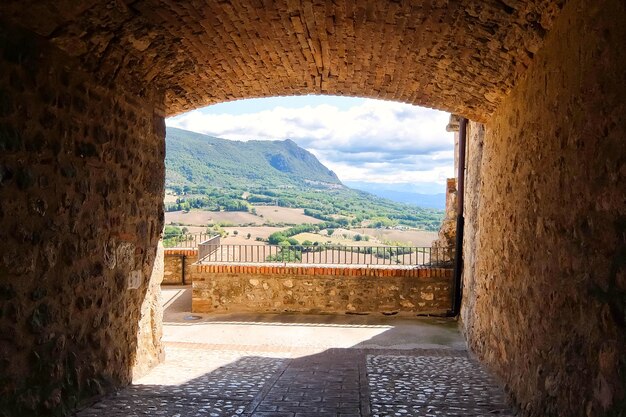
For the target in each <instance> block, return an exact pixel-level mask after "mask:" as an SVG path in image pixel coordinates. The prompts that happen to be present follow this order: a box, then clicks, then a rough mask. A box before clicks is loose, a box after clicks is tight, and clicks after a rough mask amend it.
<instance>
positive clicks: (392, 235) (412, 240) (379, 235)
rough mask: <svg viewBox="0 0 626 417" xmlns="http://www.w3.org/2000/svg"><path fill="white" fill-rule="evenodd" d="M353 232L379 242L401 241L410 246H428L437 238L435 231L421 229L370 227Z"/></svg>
mask: <svg viewBox="0 0 626 417" xmlns="http://www.w3.org/2000/svg"><path fill="white" fill-rule="evenodd" d="M352 231H353V232H356V233H360V234H362V235H370V236H372V237H374V238H375V239H377V240H378V241H380V242H396V241H397V242H403V243H407V244H410V245H412V246H430V245H431V244H432V243H433V240H435V239H437V232H426V231H423V230H416V229H409V230H394V229H372V228H362V227H359V228H356V229H352Z"/></svg>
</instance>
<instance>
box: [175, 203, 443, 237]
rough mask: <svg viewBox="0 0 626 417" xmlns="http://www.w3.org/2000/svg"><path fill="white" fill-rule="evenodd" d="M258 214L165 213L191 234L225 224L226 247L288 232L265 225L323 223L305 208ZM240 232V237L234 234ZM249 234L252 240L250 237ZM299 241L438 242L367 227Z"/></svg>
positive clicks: (413, 232)
mask: <svg viewBox="0 0 626 417" xmlns="http://www.w3.org/2000/svg"><path fill="white" fill-rule="evenodd" d="M255 209H256V213H257V214H256V215H255V214H252V213H246V212H240V211H220V212H213V211H206V210H191V211H189V212H188V213H185V212H183V211H171V212H166V213H165V224H172V223H178V224H180V225H184V227H186V228H187V229H188V231H189V232H190V233H198V232H203V233H204V232H206V231H207V226H206V225H207V224H218V223H226V226H224V227H223V229H224V230H225V231H227V232H228V237H227V238H225V239H223V240H222V243H223V244H233V245H245V244H255V245H258V244H264V242H259V241H257V240H256V238H257V237H258V238H262V239H267V237H268V236H269V235H270V234H272V233H274V232H277V231H281V230H284V229H286V228H287V227H269V226H263V224H264V223H265V222H268V223H285V224H304V223H314V224H318V223H321V220H318V219H315V218H313V217H310V216H306V215H305V214H304V210H303V209H296V208H286V207H277V206H255ZM244 224H248V225H249V224H252V225H254V226H242V225H244ZM235 230H236V231H237V232H238V233H237V236H235V234H234V233H233V232H234V231H235ZM248 233H250V235H251V236H250V239H248V238H247V235H248ZM357 234H360V235H361V236H368V237H369V240H365V239H362V240H360V241H356V240H354V236H355V235H357ZM293 237H294V238H295V239H296V240H297V241H298V242H300V243H302V242H304V241H305V240H309V241H311V242H319V243H331V244H337V245H339V244H341V245H347V246H382V245H385V244H387V243H389V244H391V245H394V244H395V242H398V243H401V244H404V245H410V246H425V247H429V246H430V245H431V244H432V241H433V240H435V239H437V233H436V232H425V231H423V230H416V229H408V230H396V229H374V228H367V227H364V228H363V227H359V228H355V229H336V230H335V232H334V233H333V234H332V236H328V234H327V233H326V231H325V230H322V231H320V232H319V233H300V234H298V235H295V236H293Z"/></svg>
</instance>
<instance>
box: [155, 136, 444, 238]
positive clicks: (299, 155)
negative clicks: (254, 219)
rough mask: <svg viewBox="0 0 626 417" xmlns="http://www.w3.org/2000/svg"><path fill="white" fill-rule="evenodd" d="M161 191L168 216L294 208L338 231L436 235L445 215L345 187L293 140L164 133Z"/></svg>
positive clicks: (441, 212)
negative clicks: (171, 198)
mask: <svg viewBox="0 0 626 417" xmlns="http://www.w3.org/2000/svg"><path fill="white" fill-rule="evenodd" d="M166 147H167V151H166V158H165V165H166V181H165V183H166V188H168V190H170V191H172V192H174V193H175V194H176V195H177V196H178V199H177V201H176V202H175V203H168V204H166V210H168V211H174V210H189V209H191V208H204V209H207V210H226V211H251V212H252V211H255V208H254V206H255V205H262V204H274V205H279V206H283V207H299V208H304V209H305V214H307V215H309V216H312V217H315V218H318V219H320V220H324V221H327V222H337V223H338V224H340V225H342V226H361V225H364V226H371V227H381V226H383V227H384V226H394V225H398V224H404V225H408V226H413V227H419V228H422V229H424V230H437V229H438V228H439V225H440V224H441V220H442V219H443V211H441V210H435V209H425V208H420V207H417V206H415V205H410V204H404V203H397V202H394V201H391V200H388V199H385V198H381V197H377V196H374V195H372V194H370V193H367V192H363V191H357V190H353V189H350V188H348V187H346V186H344V185H343V184H342V183H341V182H340V181H339V179H338V178H337V176H336V175H335V173H334V172H332V171H331V170H329V169H328V168H326V167H325V166H324V165H323V164H321V163H320V162H319V161H318V160H317V158H315V156H314V155H312V154H311V153H310V152H308V151H306V150H305V149H302V148H300V147H299V146H298V145H297V144H296V143H295V142H293V141H291V140H285V141H248V142H238V141H230V140H225V139H219V138H214V137H211V136H206V135H202V134H199V133H194V132H189V131H185V130H181V129H174V128H168V129H167V137H166Z"/></svg>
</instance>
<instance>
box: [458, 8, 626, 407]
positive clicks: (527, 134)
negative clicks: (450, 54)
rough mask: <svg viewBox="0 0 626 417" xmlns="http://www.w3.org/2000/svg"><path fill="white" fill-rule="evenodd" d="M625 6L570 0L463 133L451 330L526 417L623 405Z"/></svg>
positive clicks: (625, 363)
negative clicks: (461, 228) (460, 265)
mask: <svg viewBox="0 0 626 417" xmlns="http://www.w3.org/2000/svg"><path fill="white" fill-rule="evenodd" d="M625 15H626V10H625V7H624V4H623V2H619V1H617V0H607V1H602V2H594V1H586V0H572V1H570V2H569V3H568V4H567V5H566V6H565V8H564V9H563V11H562V14H561V16H559V19H558V20H557V21H556V23H555V26H554V27H553V30H552V31H551V32H550V34H549V35H548V37H547V38H546V41H545V44H544V48H543V49H542V51H541V52H540V53H539V54H537V56H536V57H535V62H533V64H532V66H531V67H530V69H529V70H528V72H527V73H526V74H525V75H524V76H523V77H522V79H521V80H520V82H519V83H518V85H517V86H516V87H515V89H514V90H513V91H512V93H511V95H510V96H508V97H507V98H506V99H505V100H504V102H503V103H502V105H501V106H500V107H499V108H498V110H497V111H496V113H495V114H494V116H493V117H492V119H491V120H490V121H489V123H488V124H487V126H486V131H485V137H484V144H483V146H482V152H481V149H480V146H479V143H478V141H476V139H475V138H474V137H472V135H470V140H472V141H474V143H470V147H469V152H470V159H469V161H470V167H469V173H468V175H469V178H468V184H474V186H473V187H476V186H477V185H478V186H479V188H478V189H474V191H476V192H478V193H479V194H478V196H472V198H470V199H468V205H467V206H466V213H465V214H466V216H468V219H467V222H468V228H467V230H468V236H467V237H466V240H465V242H466V247H465V253H466V258H467V259H468V260H469V264H467V268H466V270H465V275H466V276H465V293H464V294H465V297H464V306H463V315H464V326H465V332H466V335H467V337H468V341H469V345H470V347H471V348H472V349H473V350H474V351H475V352H476V353H477V354H478V356H479V357H480V358H481V359H482V360H483V361H485V362H486V363H487V364H489V365H490V366H491V367H492V368H493V369H494V370H495V371H496V372H497V373H498V374H499V375H500V376H501V377H502V379H503V380H504V382H506V385H507V387H508V389H509V390H510V392H511V393H512V394H513V397H514V398H515V400H516V401H517V402H518V403H519V405H520V406H521V408H522V409H523V410H525V411H526V412H527V413H528V415H532V416H544V415H567V416H601V415H605V413H607V414H606V415H619V412H618V411H619V410H622V411H623V410H624V407H625V406H626V402H625V400H624V394H625V390H626V386H625V380H624V372H625V370H626V350H625V349H624V346H626V340H625V336H626V328H624V308H625V307H624V306H625V294H626V270H625V268H626V265H625V262H624V253H626V252H625V251H626V242H625V235H626V233H625V232H626V230H625V220H624V219H626V207H625V205H624V184H625V183H626V166H625V160H624V155H626V142H625V141H624V137H626V128H625V127H624V114H626V105H625V101H624V97H626V84H625V83H624V78H623V77H624V74H625V73H626V51H625V50H624V48H623V45H625V44H626V27H624V25H623V16H625ZM471 127H472V128H474V130H475V129H476V128H477V126H476V125H474V124H473V125H472V126H471ZM472 177H473V178H472ZM470 191H472V190H470ZM468 275H469V276H468ZM611 410H612V411H613V412H615V414H609V413H610V411H611Z"/></svg>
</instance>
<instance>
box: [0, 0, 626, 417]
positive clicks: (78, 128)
mask: <svg viewBox="0 0 626 417" xmlns="http://www.w3.org/2000/svg"><path fill="white" fill-rule="evenodd" d="M352 5H353V2H349V1H336V2H332V3H330V2H316V3H309V2H301V1H297V0H285V1H282V2H277V3H271V4H269V2H264V1H249V0H246V1H244V0H242V1H237V2H219V3H217V2H208V1H201V0H198V1H194V2H186V3H169V2H157V1H156V0H137V1H133V2H130V1H125V0H115V1H111V2H107V3H102V2H97V1H94V0H91V1H88V2H83V3H81V4H80V5H79V6H77V5H76V4H75V3H74V2H70V1H55V2H41V1H35V0H28V1H21V2H18V1H5V2H4V3H3V4H2V5H0V27H1V30H0V50H1V53H2V54H1V62H2V66H1V68H2V69H1V71H0V90H1V92H2V94H0V148H1V149H2V151H3V153H2V155H1V156H0V197H1V198H0V226H1V230H2V232H3V235H2V242H1V243H0V251H1V253H2V258H1V259H2V263H1V264H0V301H2V306H1V312H2V316H0V326H1V329H2V332H1V334H2V337H1V338H0V372H2V376H3V378H2V384H1V385H0V394H1V396H0V397H1V398H2V400H1V401H3V403H0V404H2V408H3V409H6V410H10V411H9V412H8V414H9V415H10V414H11V412H13V411H15V412H16V413H19V414H20V415H29V414H30V415H36V414H45V413H52V412H63V411H64V410H65V411H67V410H68V409H71V408H72V407H73V406H75V405H76V404H77V402H80V401H81V400H84V399H85V398H90V397H92V396H93V395H97V394H98V393H101V392H104V391H107V390H110V389H113V388H114V387H116V386H120V385H123V384H125V383H128V381H129V379H130V367H131V364H132V362H133V359H134V355H135V353H134V352H135V348H136V344H137V340H136V333H137V332H136V329H137V322H138V321H139V316H140V305H141V303H142V301H143V300H144V296H145V294H146V292H147V288H148V280H147V279H145V277H148V276H150V273H151V271H152V267H153V264H154V258H155V254H156V245H157V241H158V236H159V232H160V230H161V226H162V222H163V218H162V201H161V197H162V192H163V151H164V149H163V139H164V125H163V117H164V116H165V115H173V114H176V113H179V112H182V111H186V110H190V109H192V108H196V107H199V106H202V105H206V104H211V103H216V102H220V101H225V100H233V99H237V98H243V97H262V96H269V95H278V94H305V93H328V94H339V95H360V96H370V97H379V98H386V99H392V100H399V101H405V102H409V103H413V104H419V105H426V106H432V107H436V108H440V109H443V110H448V111H452V112H455V113H458V114H461V115H464V116H467V117H469V118H471V119H473V120H475V121H477V122H485V123H486V130H485V139H484V143H483V145H482V148H481V150H480V155H481V158H479V159H478V160H477V161H476V163H477V167H480V168H481V183H480V185H481V188H480V192H479V193H478V191H476V192H477V197H480V199H477V200H474V201H475V202H476V204H475V205H474V206H472V210H473V213H474V214H475V217H474V218H473V219H471V220H469V221H470V222H473V224H474V226H476V227H475V228H474V230H476V231H477V233H476V235H475V236H473V237H471V238H473V239H475V243H471V244H469V245H468V246H467V248H468V249H466V250H473V251H474V255H475V260H476V262H475V267H472V271H475V273H474V275H473V276H471V277H469V279H470V283H471V287H472V288H473V289H474V295H475V296H476V297H475V298H470V299H469V300H470V301H468V303H467V304H466V310H465V311H466V312H467V314H468V316H470V317H472V319H473V320H470V321H468V324H467V327H466V331H467V334H468V339H469V341H470V344H471V345H472V347H473V348H474V350H475V351H476V352H477V353H478V354H479V356H480V357H481V358H483V359H484V360H485V361H486V362H487V363H489V364H490V365H491V366H492V368H493V369H494V370H495V371H496V372H497V373H498V374H499V375H500V376H501V377H502V378H503V379H505V381H507V383H508V384H509V386H510V389H511V394H512V396H513V397H514V398H515V400H516V401H517V402H518V403H520V404H521V405H522V406H523V408H524V410H526V412H527V413H528V414H531V415H540V414H541V413H542V412H545V411H546V410H547V411H549V412H552V413H553V414H557V413H559V414H562V415H572V416H574V415H576V416H578V415H585V414H587V415H589V416H591V415H599V414H600V413H601V412H607V413H608V412H609V411H611V410H613V411H615V410H618V409H619V408H620V407H622V406H623V398H624V391H625V389H626V388H625V387H624V383H623V375H622V374H620V372H622V371H620V369H621V368H620V366H624V363H625V362H626V360H625V359H624V354H623V349H620V347H621V346H623V343H624V333H625V332H624V324H623V294H624V291H625V288H624V286H625V285H626V284H625V283H624V278H623V276H624V262H623V250H624V249H623V248H624V245H625V242H624V232H623V223H624V222H623V218H624V216H625V215H626V214H625V213H624V209H623V207H624V206H623V199H622V196H623V192H622V189H621V186H620V185H621V184H623V181H624V159H623V155H624V153H625V152H624V144H623V141H622V140H621V138H623V133H624V129H623V127H622V126H623V120H622V119H623V117H622V116H623V114H624V100H623V97H624V96H626V85H625V83H624V81H623V73H624V71H626V69H625V68H624V63H625V62H626V57H625V56H624V53H625V52H624V50H623V48H622V45H623V44H624V43H626V33H625V30H626V29H624V27H623V25H622V22H623V18H624V16H625V15H626V11H625V10H624V5H623V4H622V3H621V2H619V1H617V0H603V1H600V2H589V1H587V0H570V1H569V2H567V3H566V2H565V1H560V0H556V1H547V0H536V1H512V0H505V1H500V0H493V1H471V0H459V1H416V2H379V1H366V2H362V3H359V6H358V7H353V6H352ZM562 7H563V9H562V11H561V8H562ZM471 152H472V147H471V146H470V153H471ZM475 154H478V153H475ZM563 198H564V199H565V201H566V202H565V203H564V202H563V200H562V199H563ZM478 231H479V232H478ZM583 255H585V256H587V257H586V258H585V256H583ZM581 259H582V260H583V261H581ZM137 277H143V279H140V280H139V281H138V282H139V286H138V288H135V285H134V283H136V282H137V281H136V278H137ZM520 294H523V295H524V296H525V297H521V296H520ZM520 300H524V302H523V303H522V302H521V301H520ZM544 312H545V313H544ZM554 352H561V353H560V354H555V353H554ZM33 358H34V359H33ZM572 364H574V368H576V369H577V370H581V371H572V367H571V365H572ZM529 381H531V382H532V383H529ZM589 381H591V382H589Z"/></svg>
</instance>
